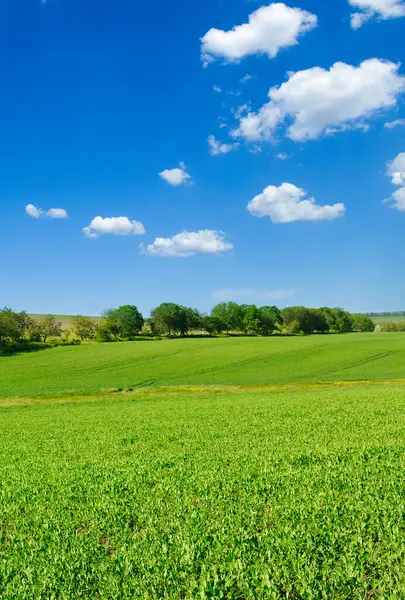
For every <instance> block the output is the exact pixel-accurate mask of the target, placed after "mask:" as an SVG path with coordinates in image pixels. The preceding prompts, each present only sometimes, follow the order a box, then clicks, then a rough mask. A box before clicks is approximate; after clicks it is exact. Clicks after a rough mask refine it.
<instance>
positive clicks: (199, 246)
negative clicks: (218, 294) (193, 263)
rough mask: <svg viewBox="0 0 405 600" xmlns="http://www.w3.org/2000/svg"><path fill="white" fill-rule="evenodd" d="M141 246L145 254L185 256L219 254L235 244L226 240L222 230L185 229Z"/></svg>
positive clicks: (230, 248)
mask: <svg viewBox="0 0 405 600" xmlns="http://www.w3.org/2000/svg"><path fill="white" fill-rule="evenodd" d="M141 248H142V250H143V252H144V253H145V254H151V255H154V256H168V257H180V258H185V257H187V256H194V255H195V254H219V253H221V252H225V251H226V250H232V248H233V244H231V243H230V242H227V241H226V240H225V237H224V234H223V232H222V231H212V230H210V229H203V230H201V231H195V232H194V231H184V232H183V233H178V234H177V235H175V236H173V237H171V238H156V239H155V241H154V242H153V244H149V246H146V248H145V247H143V246H141Z"/></svg>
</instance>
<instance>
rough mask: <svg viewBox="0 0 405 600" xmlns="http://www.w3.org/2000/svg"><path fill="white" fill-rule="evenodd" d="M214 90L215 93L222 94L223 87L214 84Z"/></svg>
mask: <svg viewBox="0 0 405 600" xmlns="http://www.w3.org/2000/svg"><path fill="white" fill-rule="evenodd" d="M212 91H213V92H214V93H215V94H220V93H221V92H222V89H221V88H220V87H218V86H217V85H213V86H212Z"/></svg>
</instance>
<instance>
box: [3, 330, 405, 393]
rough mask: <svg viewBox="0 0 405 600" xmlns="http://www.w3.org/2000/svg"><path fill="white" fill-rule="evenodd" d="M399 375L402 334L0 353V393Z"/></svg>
mask: <svg viewBox="0 0 405 600" xmlns="http://www.w3.org/2000/svg"><path fill="white" fill-rule="evenodd" d="M404 377H405V334H402V333H394V334H389V333H388V334H383V333H381V334H373V333H365V334H347V335H325V336H307V337H280V336H279V337H274V338H219V339H209V338H207V339H178V340H163V341H156V342H151V341H143V342H120V343H116V344H94V345H83V346H79V347H76V346H71V347H59V348H53V349H49V350H45V351H41V352H33V353H27V354H20V355H18V356H7V357H2V358H0V396H3V397H4V396H11V395H35V394H42V393H51V394H54V393H59V392H68V391H79V392H89V391H97V390H99V389H102V388H128V387H129V388H135V387H139V386H172V385H175V386H177V385H214V384H215V385H251V384H255V385H257V384H268V383H278V382H296V381H311V382H312V381H336V380H348V381H353V380H381V379H384V380H386V379H390V380H392V379H401V378H404Z"/></svg>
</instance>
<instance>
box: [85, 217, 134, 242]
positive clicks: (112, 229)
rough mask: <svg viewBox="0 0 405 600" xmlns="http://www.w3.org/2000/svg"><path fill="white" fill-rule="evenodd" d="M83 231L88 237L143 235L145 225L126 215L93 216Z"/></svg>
mask: <svg viewBox="0 0 405 600" xmlns="http://www.w3.org/2000/svg"><path fill="white" fill-rule="evenodd" d="M83 233H84V235H85V236H86V237H88V238H97V237H99V236H100V235H105V234H112V235H143V234H144V233H145V227H144V226H143V224H142V223H141V222H140V221H130V220H129V219H128V217H106V218H105V219H103V217H95V218H94V219H93V220H92V222H91V223H90V225H89V226H88V227H84V229H83Z"/></svg>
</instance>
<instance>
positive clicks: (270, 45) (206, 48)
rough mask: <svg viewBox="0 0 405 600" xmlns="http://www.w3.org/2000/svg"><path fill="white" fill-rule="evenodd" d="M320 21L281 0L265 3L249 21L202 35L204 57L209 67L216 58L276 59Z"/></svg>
mask: <svg viewBox="0 0 405 600" xmlns="http://www.w3.org/2000/svg"><path fill="white" fill-rule="evenodd" d="M317 20H318V19H317V17H316V15H313V14H311V13H309V12H307V11H306V10H301V9H300V8H291V7H289V6H286V5H285V4H283V3H281V2H277V3H275V4H270V5H269V6H262V7H261V8H259V9H257V10H255V11H254V12H253V13H252V14H250V15H249V18H248V21H249V22H248V23H244V24H243V25H237V26H235V27H233V29H231V30H230V31H223V30H221V29H210V30H209V31H208V32H207V33H206V34H205V35H204V37H203V38H201V59H202V61H203V63H204V65H205V66H206V65H207V64H208V63H210V62H213V61H214V60H215V59H216V58H223V59H225V60H226V61H228V62H238V61H240V60H241V59H242V58H244V57H245V56H249V55H252V54H267V56H268V57H269V58H274V57H275V56H277V54H278V53H279V51H280V50H281V49H282V48H287V47H288V46H294V45H295V44H297V43H298V38H299V36H300V35H301V34H303V33H305V32H307V31H311V29H314V28H315V27H316V25H317Z"/></svg>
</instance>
